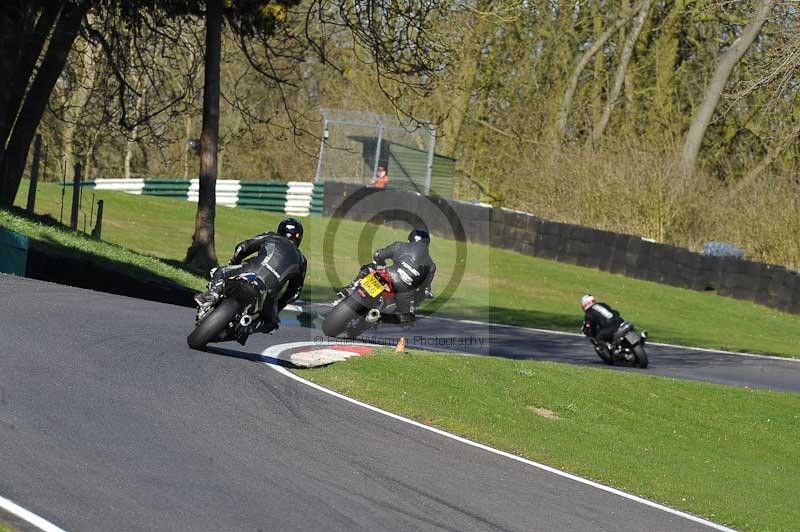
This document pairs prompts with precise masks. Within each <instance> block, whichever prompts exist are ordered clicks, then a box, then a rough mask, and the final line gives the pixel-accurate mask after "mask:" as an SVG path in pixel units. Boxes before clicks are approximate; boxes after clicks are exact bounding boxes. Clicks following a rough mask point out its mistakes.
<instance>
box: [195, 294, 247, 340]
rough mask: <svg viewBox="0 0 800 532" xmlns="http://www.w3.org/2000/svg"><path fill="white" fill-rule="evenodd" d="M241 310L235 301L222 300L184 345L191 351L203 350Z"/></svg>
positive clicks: (240, 305)
mask: <svg viewBox="0 0 800 532" xmlns="http://www.w3.org/2000/svg"><path fill="white" fill-rule="evenodd" d="M241 310H242V304H241V303H239V302H238V301H237V300H235V299H227V298H226V299H223V300H222V302H221V303H220V304H219V305H218V306H217V308H215V309H214V310H212V311H211V313H210V314H209V315H208V316H206V317H205V318H203V319H202V320H201V321H200V323H198V324H197V326H196V327H195V328H194V330H193V331H192V332H191V333H190V334H189V336H187V337H186V343H187V344H189V347H191V348H192V349H200V350H202V349H205V347H206V345H207V344H208V343H209V342H211V341H213V340H214V339H215V338H217V337H218V336H219V335H220V333H221V332H222V331H224V330H225V327H227V326H228V324H229V323H230V322H231V320H232V319H233V318H234V317H235V316H236V315H237V314H238V313H239V311H241Z"/></svg>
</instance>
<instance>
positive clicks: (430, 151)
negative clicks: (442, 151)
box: [425, 126, 436, 195]
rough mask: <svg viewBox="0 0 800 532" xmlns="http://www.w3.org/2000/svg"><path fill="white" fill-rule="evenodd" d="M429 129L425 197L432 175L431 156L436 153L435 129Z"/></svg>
mask: <svg viewBox="0 0 800 532" xmlns="http://www.w3.org/2000/svg"><path fill="white" fill-rule="evenodd" d="M430 128H431V141H430V143H429V144H428V166H427V169H426V171H425V195H428V194H430V193H431V174H432V173H433V156H434V153H435V151H436V128H435V127H433V126H430Z"/></svg>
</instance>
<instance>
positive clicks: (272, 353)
mask: <svg viewBox="0 0 800 532" xmlns="http://www.w3.org/2000/svg"><path fill="white" fill-rule="evenodd" d="M302 344H305V346H309V347H310V346H319V345H321V344H320V343H319V342H293V343H291V344H279V345H274V346H271V347H269V348H267V349H266V350H264V351H263V352H262V353H261V354H262V356H268V357H271V358H276V354H280V353H281V352H282V351H285V350H286V349H292V348H296V347H303V345H302ZM334 345H335V344H334ZM290 346H291V347H290ZM268 365H269V366H270V367H271V368H272V369H274V370H275V371H277V372H278V373H282V374H283V375H285V376H287V377H289V378H290V379H293V380H295V381H297V382H300V383H302V384H305V385H306V386H310V387H311V388H314V389H315V390H318V391H320V392H323V393H326V394H328V395H331V396H333V397H336V398H337V399H341V400H343V401H347V402H348V403H351V404H354V405H356V406H360V407H362V408H366V409H367V410H371V411H372V412H375V413H378V414H381V415H384V416H388V417H390V418H392V419H395V420H397V421H401V422H403V423H407V424H409V425H413V426H415V427H418V428H421V429H424V430H427V431H430V432H433V433H435V434H438V435H440V436H444V437H445V438H450V439H451V440H455V441H457V442H460V443H463V444H466V445H471V446H472V447H477V448H478V449H482V450H484V451H488V452H490V453H494V454H496V455H499V456H502V457H504V458H509V459H511V460H515V461H517V462H521V463H523V464H526V465H529V466H532V467H536V468H538V469H541V470H543V471H547V472H548V473H552V474H554V475H558V476H560V477H564V478H568V479H570V480H574V481H575V482H580V483H581V484H585V485H587V486H591V487H593V488H597V489H599V490H602V491H605V492H608V493H612V494H614V495H618V496H620V497H623V498H625V499H628V500H631V501H635V502H638V503H640V504H644V505H645V506H650V507H651V508H656V509H658V510H661V511H664V512H667V513H669V514H672V515H676V516H679V517H683V518H684V519H688V520H689V521H694V522H695V523H699V524H701V525H705V526H707V527H710V528H713V529H715V530H723V531H725V532H735V530H734V529H732V528H728V527H726V526H724V525H719V524H717V523H713V522H711V521H708V520H706V519H703V518H702V517H697V516H694V515H691V514H688V513H686V512H682V511H680V510H675V509H674V508H670V507H669V506H664V505H662V504H658V503H657V502H653V501H650V500H647V499H643V498H641V497H637V496H636V495H633V494H631V493H627V492H624V491H621V490H618V489H616V488H612V487H610V486H605V485H603V484H600V483H597V482H594V481H593V480H589V479H586V478H583V477H579V476H577V475H573V474H571V473H567V472H566V471H561V470H560V469H556V468H554V467H550V466H547V465H544V464H540V463H539V462H534V461H533V460H528V459H527V458H522V457H521V456H516V455H514V454H511V453H507V452H505V451H501V450H499V449H495V448H494V447H489V446H488V445H483V444H482V443H478V442H475V441H472V440H468V439H466V438H462V437H461V436H456V435H455V434H451V433H449V432H445V431H443V430H441V429H437V428H434V427H430V426H428V425H424V424H422V423H419V422H418V421H414V420H413V419H408V418H405V417H403V416H399V415H397V414H393V413H391V412H387V411H386V410H381V409H380V408H377V407H374V406H372V405H368V404H366V403H362V402H361V401H357V400H356V399H353V398H351V397H347V396H346V395H342V394H340V393H338V392H334V391H333V390H329V389H328V388H325V387H323V386H320V385H319V384H316V383H313V382H311V381H308V380H306V379H304V378H302V377H298V376H297V375H295V374H294V373H292V372H291V371H289V370H288V369H286V368H284V367H281V366H276V365H274V364H268Z"/></svg>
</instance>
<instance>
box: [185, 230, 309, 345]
mask: <svg viewBox="0 0 800 532" xmlns="http://www.w3.org/2000/svg"><path fill="white" fill-rule="evenodd" d="M302 240H303V224H302V223H300V221H299V220H297V219H295V218H286V219H285V220H283V221H281V223H280V224H278V230H277V232H275V233H273V232H271V231H270V232H267V233H261V234H259V235H256V236H254V237H253V238H251V239H249V240H245V241H243V242H240V243H239V244H238V245H237V246H236V248H235V250H234V253H233V257H231V260H230V262H229V265H228V266H224V267H221V268H214V269H213V270H211V280H210V281H209V283H208V291H206V292H203V293H201V294H197V295H196V296H195V298H194V299H195V301H196V302H197V304H198V305H200V306H206V305H213V304H215V303H216V302H217V301H219V298H220V297H221V296H222V289H223V287H224V285H225V279H227V278H228V277H230V276H231V275H236V274H238V273H245V272H252V273H255V274H256V275H257V276H258V277H259V278H260V279H261V280H262V281H263V282H264V284H265V285H266V289H267V297H266V298H265V300H264V308H262V309H261V321H260V323H258V324H256V325H255V326H254V327H253V329H252V330H253V331H254V332H256V331H258V332H270V331H273V330H275V329H277V328H278V314H279V313H280V311H281V310H283V308H284V307H285V306H286V305H288V304H289V303H291V302H292V301H294V300H295V299H297V298H298V297H299V296H300V290H301V289H302V288H303V283H304V281H305V277H306V267H307V262H306V258H305V256H304V255H303V253H302V252H301V251H300V249H299V247H300V242H301V241H302ZM256 252H257V253H258V254H257V255H255V256H254V257H251V258H249V259H247V260H245V259H246V258H247V257H248V256H249V255H252V254H253V253H256ZM284 287H285V288H284ZM281 290H283V291H282V292H281Z"/></svg>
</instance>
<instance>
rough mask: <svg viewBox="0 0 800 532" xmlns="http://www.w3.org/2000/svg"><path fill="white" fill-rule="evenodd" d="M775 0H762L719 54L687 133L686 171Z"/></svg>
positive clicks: (683, 160) (693, 162)
mask: <svg viewBox="0 0 800 532" xmlns="http://www.w3.org/2000/svg"><path fill="white" fill-rule="evenodd" d="M775 2H776V0H761V2H760V5H759V6H758V9H757V10H756V12H755V14H754V15H753V18H752V19H751V21H750V22H749V23H748V24H747V26H745V27H744V29H743V30H742V33H741V35H739V37H738V38H737V39H736V40H735V41H734V42H733V44H732V45H731V46H730V48H728V49H727V50H725V52H724V53H723V54H722V55H721V56H720V58H719V62H718V63H717V66H716V68H715V69H714V75H713V76H712V77H711V81H710V82H709V84H708V87H707V88H706V91H705V95H704V96H703V102H702V103H701V104H700V107H699V108H698V109H697V112H696V113H695V115H694V118H693V119H692V124H691V126H690V127H689V131H688V133H686V139H685V141H684V143H683V152H682V155H681V167H682V170H683V172H684V173H686V174H690V173H692V172H693V171H694V168H695V165H696V164H697V154H698V153H699V152H700V146H701V145H702V144H703V137H705V134H706V130H707V129H708V125H709V124H710V123H711V117H712V116H713V115H714V111H715V110H716V108H717V104H718V103H719V99H720V97H721V96H722V92H723V91H724V90H725V85H727V83H728V78H729V77H730V75H731V72H733V69H734V68H735V67H736V65H737V64H738V63H739V61H740V60H741V58H742V56H744V54H745V53H746V52H747V50H748V49H749V48H750V46H751V45H752V44H753V42H754V41H755V39H756V37H757V36H758V33H759V32H760V31H761V27H762V26H763V25H764V23H765V22H766V20H767V17H768V16H769V13H770V11H772V8H773V6H774V5H775Z"/></svg>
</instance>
